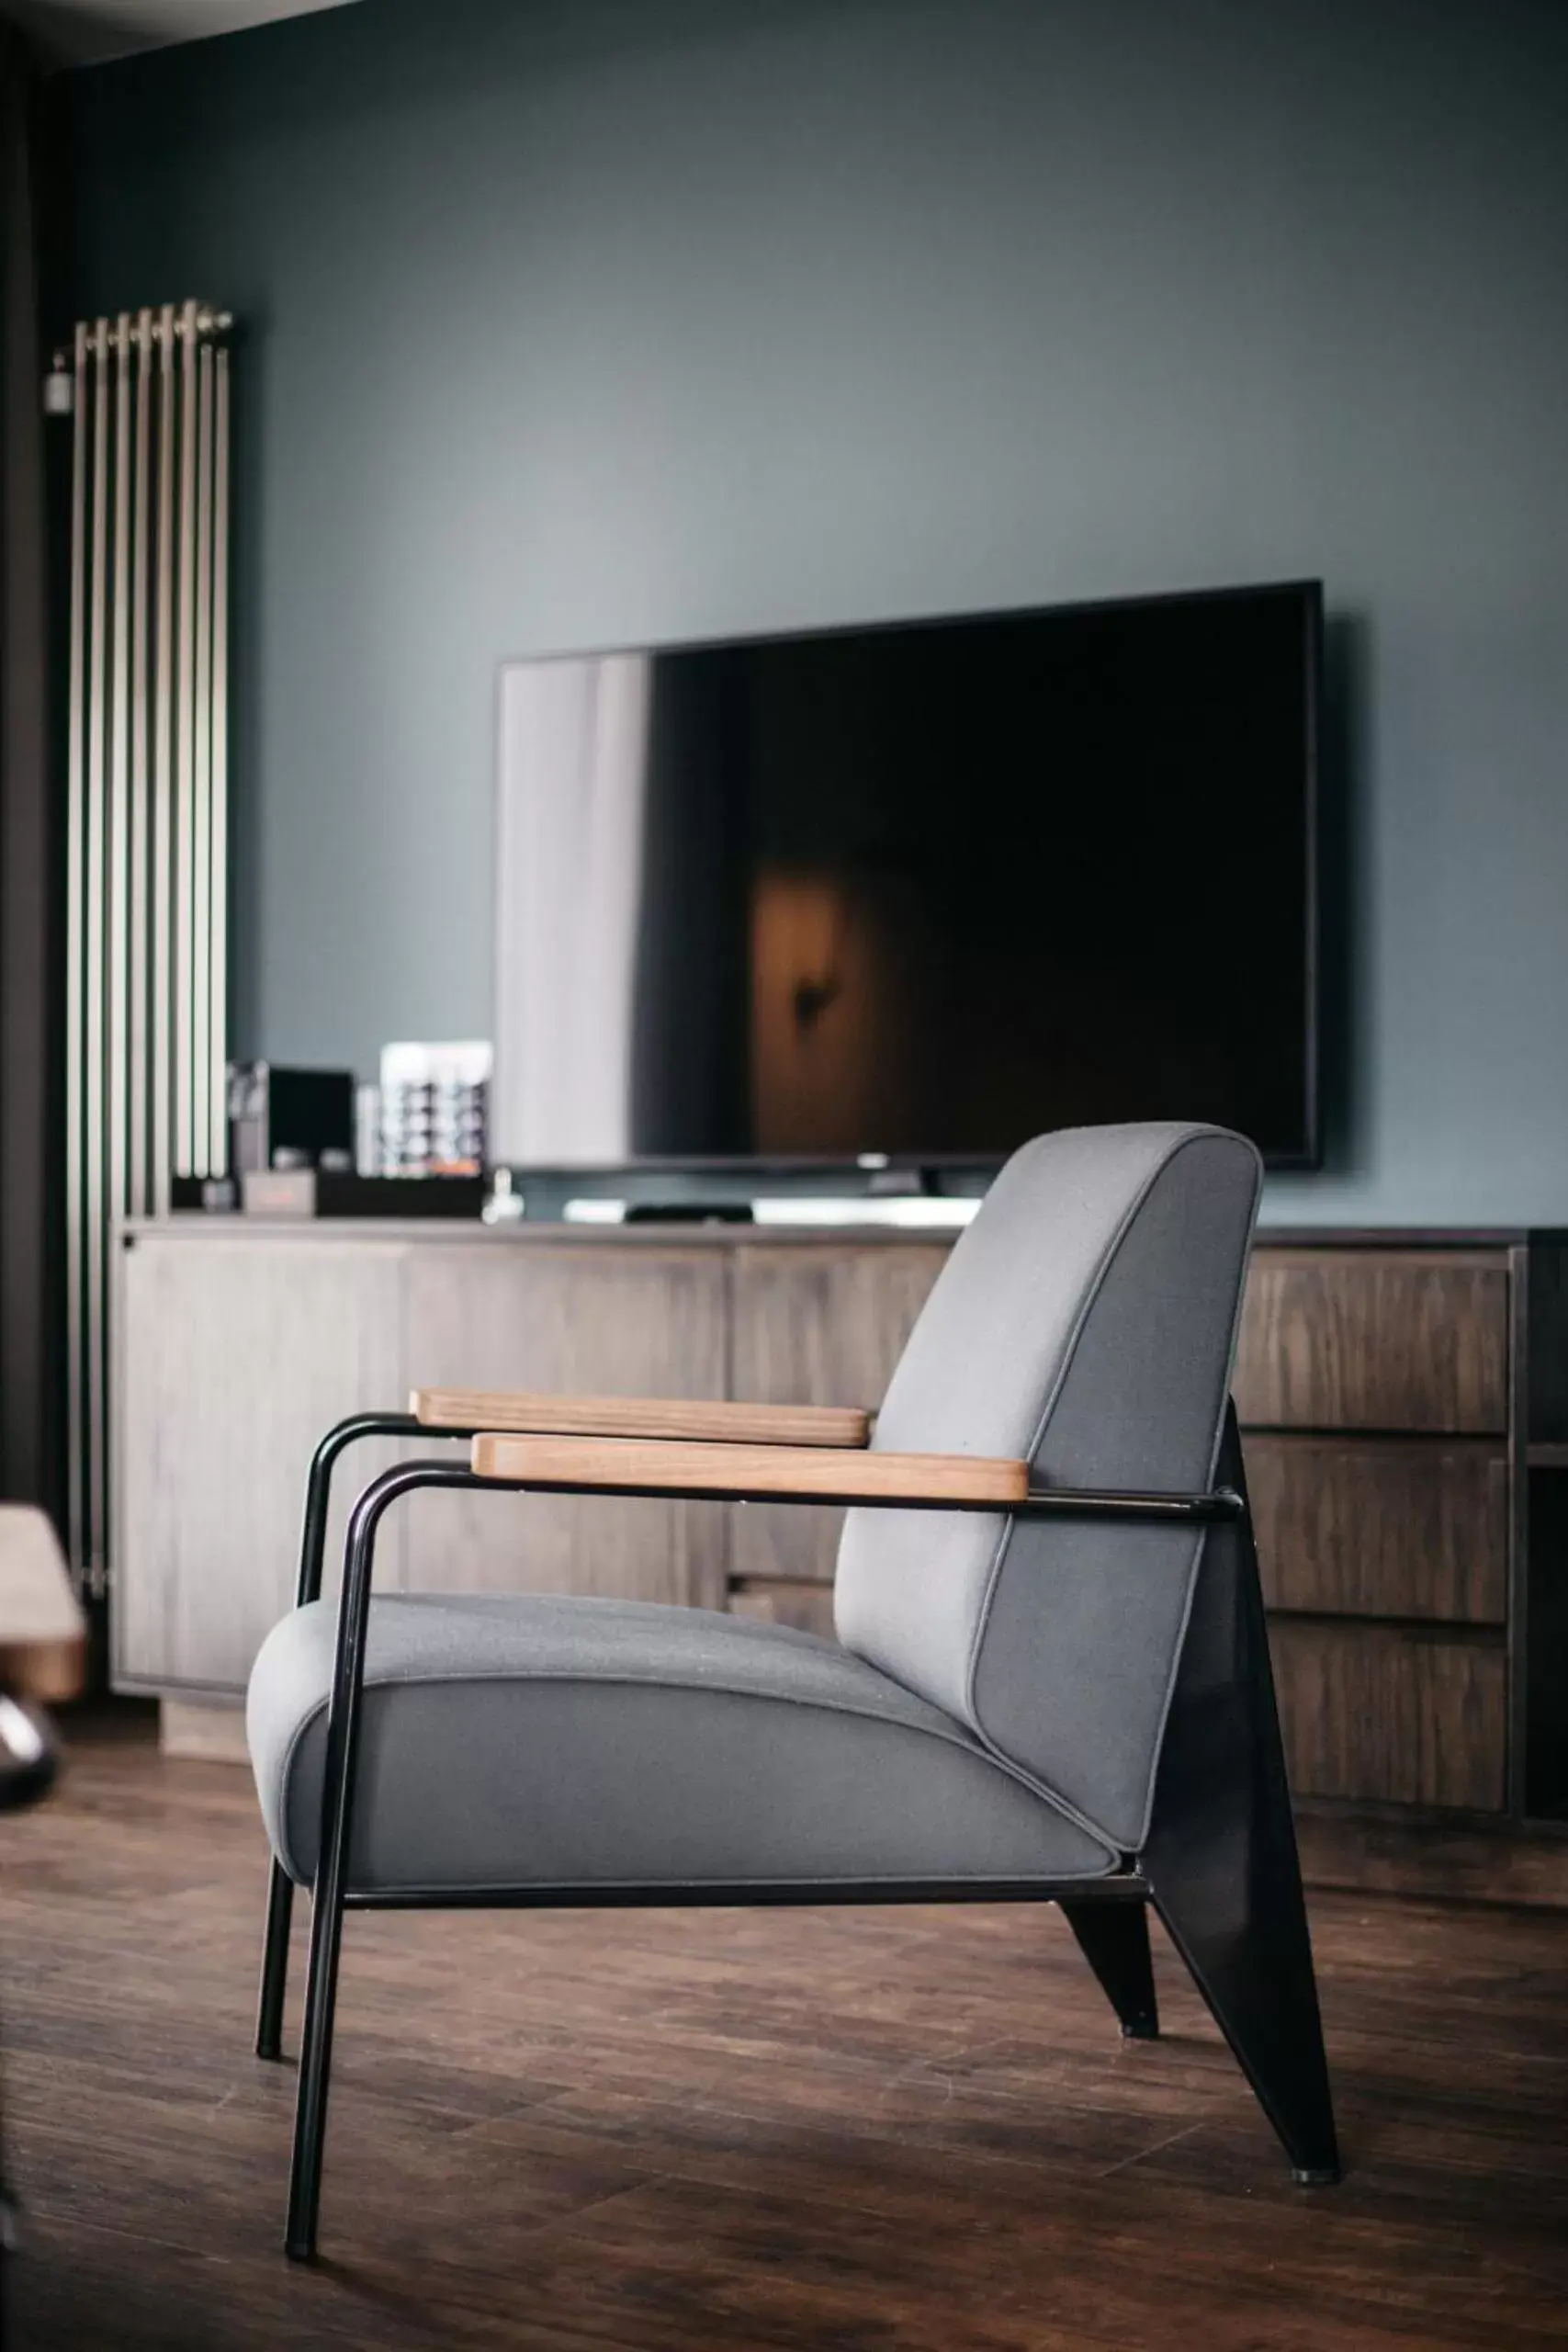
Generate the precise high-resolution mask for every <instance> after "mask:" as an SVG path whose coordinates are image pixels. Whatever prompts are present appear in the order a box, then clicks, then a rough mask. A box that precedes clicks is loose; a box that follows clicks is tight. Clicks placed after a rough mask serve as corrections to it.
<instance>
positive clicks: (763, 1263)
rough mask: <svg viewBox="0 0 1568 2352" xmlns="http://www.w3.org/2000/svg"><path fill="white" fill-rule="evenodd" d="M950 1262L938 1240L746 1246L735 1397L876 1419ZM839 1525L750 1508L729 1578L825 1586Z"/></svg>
mask: <svg viewBox="0 0 1568 2352" xmlns="http://www.w3.org/2000/svg"><path fill="white" fill-rule="evenodd" d="M946 1257H947V1245H946V1244H945V1243H942V1242H910V1243H908V1244H904V1243H900V1242H891V1243H886V1244H883V1243H868V1244H864V1245H863V1246H862V1247H860V1248H858V1249H857V1248H853V1247H846V1246H845V1245H844V1244H843V1243H841V1242H840V1243H825V1244H824V1245H823V1246H822V1247H821V1248H820V1249H816V1248H812V1247H807V1246H805V1245H801V1244H796V1243H789V1244H775V1245H774V1246H773V1248H769V1246H768V1245H767V1243H765V1242H757V1243H747V1244H744V1245H743V1246H742V1247H741V1248H739V1249H738V1250H736V1252H735V1259H734V1270H733V1273H732V1277H731V1281H732V1299H731V1314H732V1342H731V1351H732V1352H731V1363H732V1373H731V1378H732V1382H733V1390H732V1393H733V1394H734V1395H735V1396H736V1397H740V1398H742V1399H744V1400H746V1401H748V1402H751V1401H755V1402H758V1403H761V1404H766V1405H861V1406H863V1407H864V1408H866V1409H867V1410H868V1411H874V1410H875V1408H877V1407H878V1406H879V1405H880V1404H881V1402H882V1398H883V1395H884V1392H885V1391H886V1386H887V1383H888V1381H889V1380H890V1378H891V1377H892V1374H893V1367H894V1366H895V1364H896V1363H897V1361H898V1358H899V1357H900V1355H901V1354H902V1353H903V1351H904V1342H905V1341H906V1340H908V1336H909V1333H910V1331H911V1330H912V1329H913V1328H914V1323H915V1318H916V1317H917V1316H918V1315H919V1311H920V1309H921V1307H922V1306H924V1305H925V1303H926V1299H927V1296H928V1295H929V1293H930V1291H931V1284H932V1283H934V1282H935V1280H936V1278H937V1276H938V1274H939V1273H940V1272H942V1264H943V1261H945V1259H946ZM843 1516H844V1515H843V1513H842V1511H840V1510H811V1509H801V1510H794V1509H784V1508H781V1507H780V1506H778V1505H773V1504H767V1503H749V1504H747V1505H746V1506H745V1507H744V1508H743V1509H739V1510H737V1511H736V1512H735V1515H734V1523H733V1528H732V1532H731V1538H730V1569H731V1573H732V1574H733V1575H734V1576H736V1577H786V1578H788V1577H807V1578H810V1577H817V1578H830V1577H832V1574H833V1563H834V1560H835V1557H836V1556H837V1553H838V1548H839V1530H840V1527H841V1526H842V1524H843Z"/></svg>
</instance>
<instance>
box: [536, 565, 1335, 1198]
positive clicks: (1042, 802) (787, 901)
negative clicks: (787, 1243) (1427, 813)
mask: <svg viewBox="0 0 1568 2352" xmlns="http://www.w3.org/2000/svg"><path fill="white" fill-rule="evenodd" d="M1320 640H1321V594H1320V590H1319V588H1318V586H1317V584H1316V583H1315V582H1289V583H1284V584H1280V585H1277V586H1267V587H1261V588H1247V589H1238V590H1235V591H1224V592H1220V593H1210V594H1193V595H1175V596H1160V597H1154V598H1147V599H1144V600H1141V601H1137V602H1127V603H1117V604H1100V605H1079V606H1072V607H1060V608H1055V609H1048V610H1043V611H1027V612H1005V613H993V614H987V615H986V616H981V617H976V618H955V619H943V620H931V621H920V622H914V623H897V624H893V625H889V626H886V627H877V628H842V629H833V630H829V631H823V632H820V633H813V634H809V635H796V636H781V637H766V638H753V639H743V640H737V641H734V642H730V643H725V644H701V645H673V646H667V647H658V648H651V649H643V650H630V651H620V652H611V653H594V654H583V655H573V656H569V657H564V658H553V659H549V660H541V661H529V662H516V663H513V664H510V665H508V667H507V668H506V670H505V671H504V672H503V673H502V730H501V732H502V746H501V810H500V829H499V838H498V858H497V865H498V874H499V940H498V955H497V976H498V980H497V986H498V997H497V1006H496V1023H497V1039H496V1043H497V1070H496V1086H495V1102H494V1106H493V1137H494V1151H495V1156H496V1157H497V1158H498V1159H505V1160H509V1161H511V1162H513V1164H516V1165H519V1166H522V1167H525V1168H528V1167H534V1168H544V1169H558V1170H570V1169H597V1170H604V1169H607V1168H611V1169H614V1168H626V1169H629V1168H636V1167H638V1166H641V1165H647V1164H649V1163H652V1164H658V1165H662V1166H666V1167H691V1168H696V1167H713V1166H718V1165H722V1164H724V1163H733V1162H750V1163H767V1164H770V1165H772V1166H775V1167H781V1166H796V1167H807V1166H811V1167H821V1166H826V1165H852V1164H853V1163H854V1162H856V1161H857V1160H858V1159H862V1158H863V1156H866V1155H879V1156H885V1157H886V1159H887V1160H888V1161H889V1162H891V1163H894V1164H895V1165H897V1164H902V1163H908V1164H909V1165H911V1166H915V1167H919V1168H931V1169H942V1168H949V1169H951V1168H953V1167H975V1168H978V1169H982V1170H984V1169H986V1168H988V1167H991V1166H994V1165H995V1163H996V1162H997V1161H998V1159H1001V1158H1002V1157H1003V1156H1005V1154H1006V1153H1008V1152H1009V1151H1010V1150H1011V1149H1012V1148H1014V1147H1015V1146H1016V1145H1018V1144H1020V1143H1021V1142H1022V1141H1023V1140H1024V1139H1025V1138H1026V1137H1028V1136H1032V1135H1035V1134H1038V1133H1040V1132H1041V1131H1042V1130H1043V1129H1045V1128H1048V1127H1058V1126H1067V1125H1077V1124H1079V1123H1083V1122H1097V1121H1107V1120H1123V1119H1164V1118H1200V1119H1213V1120H1218V1121H1221V1122H1223V1123H1224V1124H1225V1125H1229V1126H1234V1127H1239V1128H1240V1129H1242V1130H1243V1132H1244V1133H1246V1134H1247V1135H1250V1136H1253V1137H1254V1138H1255V1140H1256V1141H1257V1142H1258V1144H1259V1145H1260V1147H1261V1148H1262V1149H1263V1151H1264V1153H1265V1155H1266V1157H1267V1158H1268V1159H1269V1161H1270V1162H1271V1163H1272V1164H1274V1165H1275V1166H1278V1167H1290V1166H1294V1167H1304V1166H1310V1165H1312V1164H1314V1160H1315V1159H1316V1156H1317V1148H1318V1147H1317V1118H1316V1026H1317V1024H1316V1006H1315V967H1316V956H1315V953H1314V940H1315V931H1316V920H1317V910H1316V899H1315V881H1314V807H1315V798H1316V743H1317V707H1318V691H1319V689H1318V673H1319V655H1320Z"/></svg>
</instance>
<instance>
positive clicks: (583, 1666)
mask: <svg viewBox="0 0 1568 2352" xmlns="http://www.w3.org/2000/svg"><path fill="white" fill-rule="evenodd" d="M334 1618H335V1611H334V1610H333V1609H332V1608H331V1607H329V1606H328V1605H327V1604H326V1603H323V1602H316V1603H314V1604H313V1605H311V1606H310V1607H308V1608H304V1609H299V1610H296V1611H295V1612H294V1614H293V1615H292V1616H290V1617H287V1618H285V1619H284V1620H283V1622H282V1623H281V1624H279V1625H277V1626H276V1627H275V1628H274V1630H273V1632H272V1633H271V1634H269V1635H268V1637H267V1639H266V1641H265V1643H264V1644H263V1645H262V1649H261V1652H260V1655H259V1656H258V1657H257V1659H256V1663H255V1667H254V1671H253V1673H252V1676H251V1685H250V1695H249V1702H248V1706H247V1732H248V1736H249V1740H250V1750H251V1758H252V1763H253V1765H254V1770H255V1776H256V1786H257V1790H258V1792H259V1794H260V1797H261V1804H262V1812H263V1815H264V1816H265V1821H266V1826H267V1832H268V1835H269V1837H270V1838H271V1839H272V1844H273V1850H274V1851H275V1853H276V1855H277V1856H278V1858H279V1860H281V1861H282V1863H283V1865H284V1867H285V1869H286V1870H287V1871H288V1872H289V1874H290V1875H291V1876H292V1877H294V1878H296V1879H299V1880H302V1881H307V1882H308V1881H309V1880H310V1879H311V1878H312V1877H313V1875H314V1872H315V1866H316V1855H317V1849H318V1840H319V1828H320V1814H321V1767H322V1758H323V1754H324V1750H325V1744H326V1713H327V1697H328V1692H329V1690H330V1686H331V1681H332V1667H333V1639H334V1633H335V1624H334ZM360 1726H361V1736H360V1748H359V1763H358V1775H357V1791H356V1798H355V1817H354V1824H353V1830H352V1834H351V1838H350V1847H349V1884H350V1887H351V1889H353V1890H356V1891H364V1892H370V1891H376V1892H392V1891H397V1892H400V1893H406V1894H417V1893H422V1892H426V1891H428V1892H431V1893H433V1894H434V1893H439V1892H440V1891H443V1890H457V1889H463V1890H466V1891H469V1892H475V1891H481V1890H486V1889H493V1890H497V1891H500V1890H503V1889H507V1888H523V1887H547V1886H561V1887H570V1886H582V1885H595V1886H598V1885H614V1884H616V1883H626V1884H638V1885H648V1884H657V1885H668V1886H670V1887H671V1889H672V1890H673V1889H676V1888H679V1887H682V1886H688V1885H701V1884H708V1885H729V1884H737V1885H739V1884H746V1885H752V1884H797V1883H802V1882H815V1881H827V1882H833V1881H856V1882H868V1881H874V1880H880V1879H920V1880H931V1881H948V1880H962V1879H976V1878H980V1879H988V1880H1036V1879H1043V1880H1050V1879H1061V1878H1081V1877H1094V1876H1099V1875H1100V1874H1102V1873H1103V1872H1105V1871H1109V1870H1111V1868H1113V1867H1114V1866H1115V1861H1116V1857H1115V1855H1114V1854H1113V1853H1112V1851H1111V1849H1110V1848H1109V1847H1107V1846H1104V1845H1101V1844H1100V1842H1099V1841H1098V1840H1097V1839H1095V1838H1092V1837H1091V1836H1090V1835H1089V1832H1088V1831H1087V1830H1084V1829H1082V1828H1080V1827H1079V1826H1077V1823H1076V1822H1074V1821H1072V1820H1070V1819H1069V1818H1068V1817H1067V1816H1066V1815H1065V1814H1063V1813H1060V1812H1058V1811H1057V1810H1056V1809H1055V1807H1054V1806H1053V1805H1051V1804H1048V1803H1047V1802H1046V1801H1045V1800H1044V1799H1043V1798H1042V1797H1041V1796H1039V1795H1037V1794H1036V1793H1035V1792H1034V1791H1033V1790H1032V1789H1031V1788H1030V1787H1029V1786H1028V1785H1026V1783H1024V1782H1023V1781H1021V1780H1020V1779H1019V1778H1018V1777H1017V1776H1016V1775H1015V1774H1014V1773H1012V1772H1011V1771H1010V1770H1008V1768H1007V1767H1006V1766H1005V1765H1002V1764H998V1762H996V1761H995V1760H994V1759H993V1758H991V1757H989V1756H988V1755H987V1754H986V1753H985V1751H984V1750H983V1749H982V1748H981V1747H979V1745H978V1743H977V1742H976V1740H975V1739H974V1738H973V1737H972V1736H970V1734H969V1733H968V1732H967V1731H965V1730H964V1729H963V1728H962V1727H961V1726H960V1725H959V1724H955V1723H954V1722H953V1720H952V1719H951V1717H949V1716H947V1715H944V1714H943V1713H941V1712H940V1710H938V1709H937V1708H935V1707H932V1706H931V1705H929V1704H928V1703H927V1702H925V1701H924V1700H922V1699H919V1698H917V1697H915V1696H914V1695H913V1693H911V1692H910V1691H906V1690H904V1689H903V1688H902V1687H901V1686H900V1685H899V1684H898V1683H897V1682H894V1681H892V1680H891V1679H889V1678H888V1677H887V1676H886V1675H884V1674H881V1673H879V1672H878V1671H877V1670H876V1668H874V1667H871V1666H868V1665H866V1664H865V1663H864V1661H863V1660H862V1659H860V1658H857V1657H852V1655H851V1654H850V1653H849V1652H848V1651H846V1650H842V1649H840V1648H839V1647H838V1646H837V1645H835V1644H833V1643H831V1642H826V1641H821V1640H818V1638H817V1637H816V1636H815V1635H813V1634H798V1633H795V1632H792V1631H789V1630H787V1629H785V1628H784V1627H782V1626H774V1625H766V1624H760V1623H755V1622H754V1621H751V1620H750V1619H746V1618H739V1617H729V1616H724V1615H720V1614H718V1613H716V1612H715V1611H709V1610H695V1609H676V1608H665V1607H661V1606H659V1605H656V1604H653V1603H650V1602H644V1601H619V1600H579V1599H571V1600H565V1599H553V1598H547V1597H535V1596H524V1595H512V1594H508V1595H505V1596H492V1595H473V1596H462V1597H451V1598H448V1597H445V1596H443V1597H440V1598H419V1597H403V1596H388V1597H387V1598H386V1599H383V1600H375V1601H373V1602H372V1604H371V1609H370V1625H369V1638H368V1645H367V1666H366V1678H365V1702H364V1711H363V1713H362V1715H361V1718H360Z"/></svg>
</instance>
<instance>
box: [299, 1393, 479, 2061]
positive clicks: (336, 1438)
mask: <svg viewBox="0 0 1568 2352" xmlns="http://www.w3.org/2000/svg"><path fill="white" fill-rule="evenodd" d="M421 1426H422V1424H421V1423H420V1421H419V1419H417V1417H416V1416H415V1415H414V1414H412V1413H351V1414H350V1415H349V1417H348V1419H346V1420H343V1421H339V1422H338V1423H337V1425H336V1426H335V1428H333V1429H330V1430H328V1431H327V1433H326V1435H325V1436H324V1437H323V1438H322V1439H321V1443H320V1444H319V1445H318V1446H317V1448H316V1450H315V1452H314V1453H312V1455H311V1456H310V1471H309V1473H308V1475H307V1476H306V1480H305V1524H304V1527H303V1529H302V1531H301V1532H300V1538H299V1577H298V1578H297V1579H296V1582H295V1587H294V1606H295V1607H296V1609H303V1608H305V1607H306V1606H307V1605H308V1604H309V1603H310V1601H313V1600H320V1599H321V1569H322V1566H323V1563H324V1561H325V1557H326V1548H327V1514H328V1511H329V1510H330V1508H331V1504H332V1484H333V1470H334V1468H335V1467H336V1465H337V1462H338V1459H339V1457H340V1455H342V1454H344V1453H346V1452H347V1451H348V1449H349V1447H350V1446H351V1445H356V1444H357V1443H358V1442H359V1441H360V1440H361V1439H362V1438H367V1437H417V1436H418V1434H419V1432H420V1429H421ZM428 1434H429V1435H430V1436H432V1437H454V1438H468V1437H474V1436H477V1435H478V1431H477V1430H445V1431H443V1430H431V1431H429V1432H428ZM293 1914H294V1882H293V1880H292V1879H291V1878H290V1877H289V1875H288V1871H286V1870H285V1869H284V1867H283V1865H282V1863H281V1862H280V1861H278V1860H276V1859H275V1860H274V1861H273V1864H272V1867H271V1869H270V1870H269V1871H268V1872H267V1890H266V1926H265V1932H264V1934H263V1937H262V1972H261V1989H260V1992H259V1995H258V1996H257V2006H256V2056H257V2057H258V2058H268V2059H272V2060H274V2061H276V2060H277V2059H278V2058H280V2057H281V2056H282V2055H283V2003H284V1996H285V1994H286V1992H287V1989H288V1929H289V1925H290V1922H291V1920H292V1918H293Z"/></svg>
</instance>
